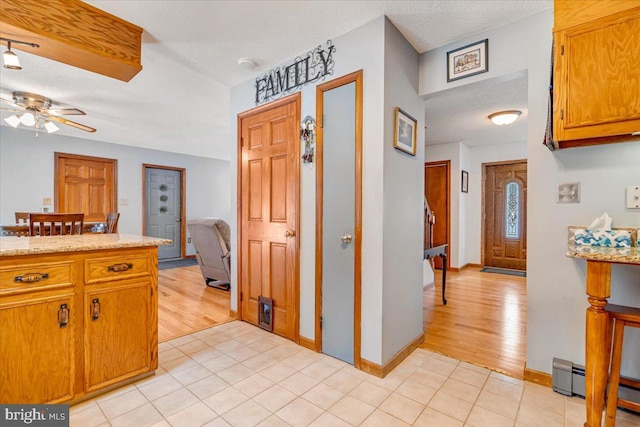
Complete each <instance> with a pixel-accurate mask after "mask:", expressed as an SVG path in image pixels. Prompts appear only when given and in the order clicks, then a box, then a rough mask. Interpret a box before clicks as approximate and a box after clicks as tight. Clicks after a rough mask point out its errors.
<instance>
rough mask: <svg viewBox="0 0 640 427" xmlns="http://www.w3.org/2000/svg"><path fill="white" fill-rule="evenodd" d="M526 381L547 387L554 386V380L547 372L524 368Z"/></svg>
mask: <svg viewBox="0 0 640 427" xmlns="http://www.w3.org/2000/svg"><path fill="white" fill-rule="evenodd" d="M524 380H525V381H529V382H531V383H535V384H539V385H543V386H545V387H552V386H553V379H552V377H551V375H550V374H547V373H546V372H540V371H534V370H533V369H529V368H524Z"/></svg>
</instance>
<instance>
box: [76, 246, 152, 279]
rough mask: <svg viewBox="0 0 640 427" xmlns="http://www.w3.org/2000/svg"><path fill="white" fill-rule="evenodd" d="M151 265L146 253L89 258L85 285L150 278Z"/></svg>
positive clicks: (86, 263) (85, 263)
mask: <svg viewBox="0 0 640 427" xmlns="http://www.w3.org/2000/svg"><path fill="white" fill-rule="evenodd" d="M151 265H152V263H151V259H150V257H149V255H148V254H146V253H145V254H127V253H125V254H121V255H116V256H108V257H101V258H89V259H86V260H85V262H84V278H85V283H86V284H91V283H100V282H106V281H110V280H118V279H130V278H133V277H142V276H148V275H150V274H151Z"/></svg>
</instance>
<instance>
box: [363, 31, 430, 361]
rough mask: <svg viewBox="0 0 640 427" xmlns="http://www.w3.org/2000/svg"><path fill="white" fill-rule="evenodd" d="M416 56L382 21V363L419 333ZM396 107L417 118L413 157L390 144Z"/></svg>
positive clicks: (420, 113) (420, 190) (420, 171)
mask: <svg viewBox="0 0 640 427" xmlns="http://www.w3.org/2000/svg"><path fill="white" fill-rule="evenodd" d="M418 56H419V55H418V53H417V52H416V51H415V49H414V48H413V47H412V46H411V45H410V44H409V42H407V40H406V39H405V38H404V36H403V35H402V34H401V33H400V32H399V31H398V29H397V28H396V27H395V26H394V25H393V24H392V23H391V21H389V20H388V19H387V20H385V48H384V77H385V78H384V136H385V138H384V139H385V141H384V147H383V149H384V187H383V198H384V208H383V212H384V218H383V220H384V228H383V233H382V234H383V284H382V286H383V289H382V300H383V302H382V319H383V322H382V361H383V362H386V361H388V360H389V359H390V358H391V357H393V356H394V355H395V354H396V353H397V352H398V351H400V350H401V349H402V348H403V347H404V346H405V345H407V343H409V342H411V341H413V340H414V339H415V338H416V337H417V336H418V335H419V334H420V333H422V286H423V283H422V282H423V280H422V279H423V272H422V249H423V233H422V230H423V213H422V212H423V206H424V205H423V195H424V144H422V141H424V101H423V100H422V99H421V98H420V97H419V96H418ZM396 107H400V108H402V110H404V111H406V112H407V113H408V114H410V115H411V116H413V117H414V118H416V119H417V120H418V124H417V128H416V129H415V130H416V133H417V142H416V145H417V149H416V155H415V156H412V155H410V154H407V153H404V152H402V151H399V150H396V149H395V148H393V138H394V119H395V117H394V116H395V108H396ZM365 167H366V166H365ZM365 284H366V282H363V286H364V285H365Z"/></svg>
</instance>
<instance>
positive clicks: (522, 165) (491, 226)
mask: <svg viewBox="0 0 640 427" xmlns="http://www.w3.org/2000/svg"><path fill="white" fill-rule="evenodd" d="M483 169H484V170H483V175H484V177H483V186H484V188H483V194H484V202H483V204H484V211H483V229H484V232H483V236H482V238H483V241H484V244H483V253H484V255H483V266H485V267H499V268H508V269H513V270H526V269H527V161H526V160H518V161H514V162H501V163H492V164H484V165H483Z"/></svg>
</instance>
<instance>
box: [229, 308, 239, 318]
mask: <svg viewBox="0 0 640 427" xmlns="http://www.w3.org/2000/svg"><path fill="white" fill-rule="evenodd" d="M229 316H231V317H233V318H234V319H237V318H238V312H237V311H235V310H229Z"/></svg>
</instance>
